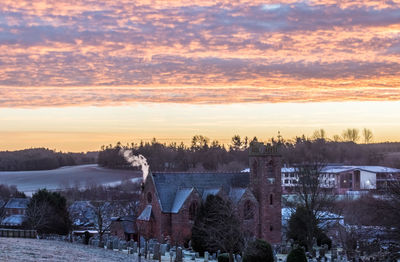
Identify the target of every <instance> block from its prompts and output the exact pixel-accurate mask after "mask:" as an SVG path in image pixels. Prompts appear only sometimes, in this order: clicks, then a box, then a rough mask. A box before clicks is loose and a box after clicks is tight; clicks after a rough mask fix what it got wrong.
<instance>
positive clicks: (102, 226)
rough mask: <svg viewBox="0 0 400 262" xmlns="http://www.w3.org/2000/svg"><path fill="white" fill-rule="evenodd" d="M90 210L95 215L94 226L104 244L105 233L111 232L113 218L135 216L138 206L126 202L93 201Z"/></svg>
mask: <svg viewBox="0 0 400 262" xmlns="http://www.w3.org/2000/svg"><path fill="white" fill-rule="evenodd" d="M90 208H91V209H92V210H93V213H94V226H95V228H96V230H97V231H98V234H99V238H100V242H102V240H103V235H104V233H106V231H108V230H110V226H111V222H112V218H113V217H120V216H126V215H131V214H135V212H136V211H137V204H136V203H135V202H126V201H91V202H90Z"/></svg>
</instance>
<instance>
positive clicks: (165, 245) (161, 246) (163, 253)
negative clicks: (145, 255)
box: [160, 244, 167, 256]
mask: <svg viewBox="0 0 400 262" xmlns="http://www.w3.org/2000/svg"><path fill="white" fill-rule="evenodd" d="M166 251H167V244H161V245H160V254H161V256H165V252H166Z"/></svg>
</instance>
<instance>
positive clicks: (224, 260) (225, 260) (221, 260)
mask: <svg viewBox="0 0 400 262" xmlns="http://www.w3.org/2000/svg"><path fill="white" fill-rule="evenodd" d="M218 262H229V254H228V253H222V254H221V255H219V256H218Z"/></svg>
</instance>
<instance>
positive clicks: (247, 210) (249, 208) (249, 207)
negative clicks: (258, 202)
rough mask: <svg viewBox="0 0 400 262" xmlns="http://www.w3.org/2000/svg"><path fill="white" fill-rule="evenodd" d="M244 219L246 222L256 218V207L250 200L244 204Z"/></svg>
mask: <svg viewBox="0 0 400 262" xmlns="http://www.w3.org/2000/svg"><path fill="white" fill-rule="evenodd" d="M243 217H244V219H245V220H250V219H253V218H254V207H253V204H252V203H251V202H250V200H247V201H246V202H245V203H244V207H243Z"/></svg>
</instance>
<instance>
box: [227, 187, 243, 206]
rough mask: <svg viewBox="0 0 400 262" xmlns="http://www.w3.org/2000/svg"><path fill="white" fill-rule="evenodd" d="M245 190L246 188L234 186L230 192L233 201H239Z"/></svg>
mask: <svg viewBox="0 0 400 262" xmlns="http://www.w3.org/2000/svg"><path fill="white" fill-rule="evenodd" d="M245 192H246V188H232V189H231V191H230V192H229V198H230V199H231V200H232V201H233V203H238V202H239V201H240V199H241V198H242V196H243V195H244V193H245Z"/></svg>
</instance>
